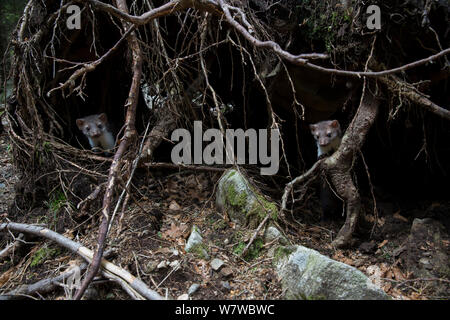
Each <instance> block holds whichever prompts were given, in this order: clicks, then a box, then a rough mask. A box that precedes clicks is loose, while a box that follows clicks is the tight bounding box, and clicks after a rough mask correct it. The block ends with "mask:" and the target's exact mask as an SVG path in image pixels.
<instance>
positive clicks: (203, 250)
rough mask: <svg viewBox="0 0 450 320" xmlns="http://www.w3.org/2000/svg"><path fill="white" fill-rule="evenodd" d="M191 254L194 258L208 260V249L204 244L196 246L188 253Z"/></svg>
mask: <svg viewBox="0 0 450 320" xmlns="http://www.w3.org/2000/svg"><path fill="white" fill-rule="evenodd" d="M189 252H192V253H193V254H194V255H195V256H196V257H198V258H200V259H208V258H209V257H208V247H207V246H206V245H205V244H204V243H199V244H196V245H195V246H193V247H192V249H191V250H190V251H189Z"/></svg>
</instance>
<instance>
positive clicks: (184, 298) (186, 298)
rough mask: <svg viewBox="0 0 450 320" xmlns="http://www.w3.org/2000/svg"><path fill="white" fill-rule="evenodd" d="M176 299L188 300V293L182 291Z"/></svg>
mask: <svg viewBox="0 0 450 320" xmlns="http://www.w3.org/2000/svg"><path fill="white" fill-rule="evenodd" d="M177 300H189V295H188V294H187V293H183V294H182V295H181V296H179V297H178V298H177Z"/></svg>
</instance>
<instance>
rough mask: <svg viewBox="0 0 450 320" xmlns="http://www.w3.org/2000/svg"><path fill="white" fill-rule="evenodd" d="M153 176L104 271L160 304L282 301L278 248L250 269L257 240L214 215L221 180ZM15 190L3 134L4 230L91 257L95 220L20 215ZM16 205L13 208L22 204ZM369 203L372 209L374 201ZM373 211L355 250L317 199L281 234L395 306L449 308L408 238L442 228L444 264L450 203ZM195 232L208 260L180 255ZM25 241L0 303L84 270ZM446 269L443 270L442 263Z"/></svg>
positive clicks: (78, 188)
mask: <svg viewBox="0 0 450 320" xmlns="http://www.w3.org/2000/svg"><path fill="white" fill-rule="evenodd" d="M156 174H157V176H153V178H152V179H151V180H150V181H149V182H143V181H142V180H140V179H139V177H140V174H139V172H138V173H137V174H136V177H137V179H136V181H135V187H136V188H137V190H139V198H138V199H130V201H129V202H128V206H127V207H126V208H125V210H124V212H122V210H119V211H118V213H117V215H116V216H115V220H114V223H113V226H112V228H111V230H110V232H109V236H108V244H107V249H112V254H110V255H109V256H108V260H109V261H111V262H112V263H114V264H116V265H118V266H120V267H122V268H124V269H126V270H128V271H129V272H131V273H132V274H133V275H135V276H137V277H139V278H141V279H142V280H143V281H144V282H145V283H146V284H147V285H148V286H149V287H150V288H152V289H155V290H157V291H158V292H159V293H160V294H161V295H163V296H165V295H166V294H167V295H168V296H170V297H171V298H178V297H179V296H181V295H182V294H186V293H187V292H188V290H189V288H190V287H191V286H192V285H194V284H197V285H198V286H199V287H198V289H197V290H196V291H195V292H194V293H193V294H191V296H190V299H193V300H201V299H209V300H215V299H226V300H228V299H237V300H248V299H275V300H276V299H282V298H283V295H282V289H281V285H280V281H279V279H278V277H277V275H276V273H275V267H274V265H273V262H272V258H271V257H270V256H269V254H268V251H269V250H268V249H269V248H270V246H272V245H274V244H270V243H269V244H266V245H264V246H262V247H259V248H257V250H253V251H251V252H252V254H251V257H248V256H247V258H246V259H243V258H241V257H240V256H239V255H238V253H239V250H242V244H245V243H246V242H247V241H248V240H249V239H250V238H251V237H252V236H253V233H254V230H249V229H246V228H242V227H239V226H237V225H235V224H234V223H232V222H231V221H229V220H228V219H227V217H226V215H225V216H224V215H223V214H222V213H220V212H217V210H216V209H215V196H214V194H215V187H216V183H217V181H218V179H219V177H220V173H209V172H205V173H200V174H199V173H198V172H197V173H194V172H189V171H181V172H174V171H160V172H157V173H155V175H156ZM142 176H143V174H142ZM18 180H19V179H18V177H17V176H16V173H15V171H14V169H13V166H12V164H11V154H10V153H9V140H8V136H7V135H6V134H3V135H2V136H0V217H1V221H2V222H3V221H6V220H7V219H10V220H11V221H14V222H23V223H45V224H46V225H47V227H49V228H51V229H53V230H56V231H57V232H60V233H62V234H64V235H65V236H67V237H69V238H72V239H73V240H75V241H78V242H81V243H82V244H84V245H85V246H87V247H89V248H95V247H96V241H97V239H96V237H97V232H98V225H99V214H98V213H94V214H92V213H89V214H87V213H85V214H80V213H79V212H78V211H77V210H75V209H74V207H75V206H76V203H75V205H74V204H72V206H69V205H68V204H67V202H64V203H61V204H60V205H59V206H56V208H55V205H54V204H49V203H48V202H47V205H43V206H37V207H35V208H34V209H32V210H31V211H30V212H27V213H24V212H22V211H21V210H18V209H17V203H16V202H15V201H14V199H15V198H14V197H15V195H16V193H15V188H14V186H15V184H16V183H17V182H18ZM91 184H92V183H91ZM93 187H94V185H93V184H92V185H89V182H88V181H86V182H84V183H78V184H74V190H73V192H74V193H75V194H89V192H87V190H93ZM16 190H21V188H16ZM17 195H18V197H17V199H20V198H21V196H22V195H21V194H17ZM365 202H367V203H368V205H369V206H370V203H371V198H367V199H365ZM377 207H378V212H379V216H378V217H377V219H376V220H375V219H374V217H373V216H372V215H370V214H368V215H367V217H368V218H367V219H366V220H367V222H366V223H367V228H366V229H365V230H360V233H359V234H357V235H356V239H357V240H356V242H355V244H354V246H353V248H349V249H343V250H342V249H335V248H333V246H332V245H331V241H332V240H333V239H334V237H335V236H336V234H337V232H338V231H339V228H340V226H341V224H342V222H343V220H342V218H341V219H340V218H339V217H335V219H333V220H330V221H325V222H322V221H320V218H319V217H320V209H319V206H318V200H317V197H315V196H314V195H313V196H312V197H311V198H310V204H309V205H308V206H306V207H305V213H304V216H302V217H292V220H291V221H290V225H291V226H289V225H287V224H282V225H285V227H282V231H283V233H284V234H285V236H287V237H288V239H289V240H290V241H291V243H293V244H300V245H304V246H306V247H309V248H312V249H315V250H318V251H319V252H321V253H322V254H325V255H327V256H329V257H331V258H333V259H336V260H338V261H341V262H344V263H346V264H349V265H352V266H354V267H356V268H358V269H359V270H361V271H362V272H364V273H365V274H367V275H368V276H370V277H371V279H373V281H375V282H376V281H379V282H378V284H379V285H380V286H381V287H382V288H383V289H384V290H385V291H386V292H387V293H388V294H390V295H391V296H392V297H393V298H395V299H448V298H449V296H450V295H449V290H448V289H449V287H448V284H449V272H448V269H447V271H445V268H441V269H439V270H444V271H443V272H441V273H440V274H436V273H434V274H433V270H431V273H428V274H427V275H428V276H425V277H424V276H423V275H419V274H418V272H417V271H414V270H413V269H414V268H412V265H414V264H415V263H419V261H421V259H423V257H424V256H425V257H430V256H434V255H435V254H436V250H437V249H436V246H435V245H433V243H432V242H433V239H430V238H426V237H425V238H424V237H422V238H421V237H418V238H411V237H409V236H410V230H411V226H412V223H413V221H414V219H415V218H420V219H422V218H431V219H432V220H434V221H440V223H441V224H442V226H441V227H440V229H439V230H440V232H441V237H440V239H439V250H441V251H442V252H444V254H448V252H449V244H450V241H449V226H450V215H449V211H450V201H447V202H431V201H423V202H418V203H414V204H411V203H410V202H407V203H402V202H401V201H396V202H395V203H389V202H384V203H383V202H381V201H380V202H379V203H377ZM8 208H9V211H8ZM56 217H57V218H56ZM55 218H56V219H55ZM193 225H196V226H197V227H198V228H199V229H200V231H201V233H202V236H203V239H204V243H205V244H207V247H208V255H209V257H204V256H202V255H201V254H198V253H195V252H194V253H186V252H185V250H184V247H185V244H186V241H187V238H188V237H189V234H190V232H191V229H192V226H193ZM374 225H375V227H374V228H372V227H373V226H374ZM292 226H294V228H292ZM372 230H373V234H372V237H370V236H369V235H370V234H371V231H372ZM10 241H11V238H10V237H8V236H6V235H5V236H2V238H0V249H2V248H4V247H5V246H6V244H7V243H9V242H10ZM27 241H28V242H29V243H28V244H27V245H25V246H22V249H21V250H18V251H17V252H16V253H15V254H14V256H13V257H10V258H8V259H1V260H0V294H1V293H6V292H8V291H10V290H12V289H13V288H16V287H17V286H18V285H20V284H23V283H27V284H28V283H33V282H36V281H38V280H41V279H43V278H49V277H52V276H56V275H58V274H59V273H60V272H62V271H64V269H65V268H66V267H67V266H68V264H69V263H72V262H73V261H74V260H75V261H77V262H80V261H81V260H80V259H79V257H77V256H76V255H74V254H72V253H70V252H68V251H66V250H64V249H61V248H59V247H58V246H57V245H56V244H55V243H51V242H50V241H43V240H42V239H37V238H33V239H31V238H27ZM414 241H415V242H416V245H417V246H418V248H420V249H419V250H408V248H411V247H414V243H415V242H414ZM424 243H425V244H424ZM38 253H40V255H38ZM38 257H39V258H38ZM214 258H218V259H220V260H222V261H223V262H224V265H223V266H222V267H221V268H220V269H219V270H217V271H215V270H213V268H212V267H211V264H210V262H211V261H212V259H214ZM422 261H423V260H422ZM442 263H443V264H444V267H445V264H447V267H448V259H447V261H444V262H442ZM441 267H442V266H441ZM430 275H431V276H430ZM375 276H376V277H375ZM95 288H96V289H97V290H96V291H95V294H94V295H93V296H92V298H93V299H129V297H128V295H127V294H126V293H125V292H124V291H123V290H122V289H121V288H120V287H119V286H118V285H115V284H113V283H110V282H104V281H103V282H101V281H100V282H98V281H97V282H95ZM72 293H73V292H72ZM69 295H70V292H68V291H67V290H66V291H65V290H63V289H62V288H61V289H58V290H56V291H53V292H51V293H49V294H47V295H45V298H46V299H66V298H68V297H69Z"/></svg>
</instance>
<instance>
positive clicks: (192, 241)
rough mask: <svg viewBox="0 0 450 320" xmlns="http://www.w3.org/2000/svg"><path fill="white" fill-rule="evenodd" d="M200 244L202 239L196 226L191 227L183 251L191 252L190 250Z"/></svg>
mask: <svg viewBox="0 0 450 320" xmlns="http://www.w3.org/2000/svg"><path fill="white" fill-rule="evenodd" d="M202 242H203V237H202V235H201V234H200V230H198V228H197V226H192V231H191V235H190V236H189V239H188V241H187V243H186V246H185V248H184V250H186V252H191V250H192V249H193V248H194V247H195V246H197V245H199V244H201V243H202Z"/></svg>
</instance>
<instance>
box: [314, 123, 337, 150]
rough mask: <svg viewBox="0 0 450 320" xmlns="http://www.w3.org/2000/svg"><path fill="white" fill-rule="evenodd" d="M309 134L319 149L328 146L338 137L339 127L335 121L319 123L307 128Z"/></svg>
mask: <svg viewBox="0 0 450 320" xmlns="http://www.w3.org/2000/svg"><path fill="white" fill-rule="evenodd" d="M309 128H310V130H311V133H312V135H313V137H314V139H316V141H317V143H318V144H319V146H321V147H325V146H327V145H329V144H330V143H331V142H333V141H334V139H336V138H338V137H340V135H341V127H340V126H339V122H338V121H337V120H328V121H321V122H318V123H316V124H311V125H310V126H309Z"/></svg>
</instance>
